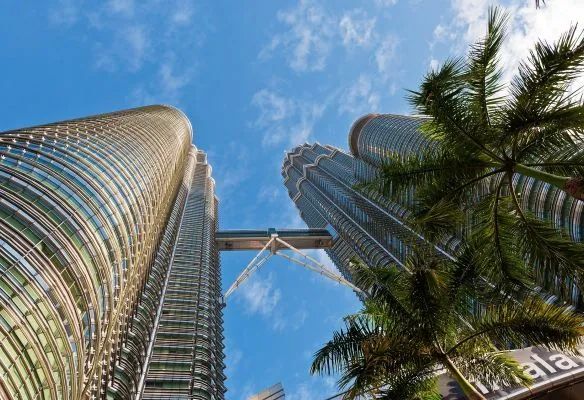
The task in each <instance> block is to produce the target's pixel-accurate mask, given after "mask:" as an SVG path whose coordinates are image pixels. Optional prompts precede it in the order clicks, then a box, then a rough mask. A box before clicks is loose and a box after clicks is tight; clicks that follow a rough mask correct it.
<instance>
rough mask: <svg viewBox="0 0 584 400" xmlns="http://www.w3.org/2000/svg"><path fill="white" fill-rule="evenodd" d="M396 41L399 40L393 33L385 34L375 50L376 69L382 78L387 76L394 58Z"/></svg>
mask: <svg viewBox="0 0 584 400" xmlns="http://www.w3.org/2000/svg"><path fill="white" fill-rule="evenodd" d="M398 43H399V41H398V39H397V38H396V37H395V36H394V35H387V36H386V37H385V38H384V39H383V40H382V41H381V43H380V45H379V47H378V48H377V50H376V51H375V62H376V64H377V70H378V71H379V73H380V74H381V75H382V78H387V75H388V73H389V71H390V68H391V66H392V63H393V61H394V60H395V58H396V49H397V46H398Z"/></svg>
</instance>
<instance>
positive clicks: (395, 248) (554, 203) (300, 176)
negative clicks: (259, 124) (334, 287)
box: [282, 114, 584, 303]
mask: <svg viewBox="0 0 584 400" xmlns="http://www.w3.org/2000/svg"><path fill="white" fill-rule="evenodd" d="M423 122H424V118H422V117H414V116H401V115H391V114H385V115H381V114H369V115H366V116H364V117H362V118H360V119H358V120H357V121H356V122H355V123H354V124H353V126H352V128H351V130H350V133H349V148H350V152H351V154H347V153H345V152H343V151H342V150H340V149H338V148H334V147H332V146H328V145H325V146H323V145H320V144H318V143H316V144H312V145H309V144H304V145H301V146H298V147H296V148H294V149H292V150H291V151H290V152H288V153H287V155H286V156H285V159H284V163H283V167H282V175H283V177H284V184H285V186H286V188H287V190H288V193H289V195H290V198H291V199H292V200H293V201H294V203H295V204H296V206H297V208H298V210H299V211H300V215H301V217H302V219H303V220H304V221H305V222H306V224H307V225H308V226H309V227H311V228H324V227H329V228H332V230H334V231H335V233H336V234H337V236H338V238H337V240H336V241H335V243H334V246H333V247H332V248H331V249H329V250H327V252H328V254H329V256H330V258H331V260H332V261H333V262H334V263H335V265H336V266H337V267H338V269H339V270H340V272H341V273H342V274H343V275H344V276H345V277H346V278H347V279H350V268H349V261H350V260H351V259H352V258H357V259H361V260H362V261H364V262H365V263H366V264H367V265H387V264H389V263H395V264H397V265H402V264H403V262H404V260H405V257H406V256H407V255H408V253H409V252H410V251H411V248H412V245H413V244H416V243H418V242H419V243H421V242H423V238H422V237H421V236H420V235H419V234H418V233H417V232H416V231H415V230H413V229H411V228H410V227H409V226H407V224H405V223H404V216H406V215H407V213H408V205H409V202H410V201H411V198H410V197H408V193H404V197H403V201H402V202H399V203H397V202H393V201H389V200H387V199H385V198H382V197H380V196H379V195H378V194H377V193H372V192H366V191H363V190H357V189H356V187H357V186H356V185H358V184H359V183H362V182H366V181H370V180H372V179H374V178H375V177H376V176H377V171H378V170H379V168H380V167H381V165H382V163H383V160H384V159H386V157H387V156H388V155H389V154H396V153H397V154H401V155H407V154H411V153H416V152H419V151H421V150H423V149H424V148H427V147H431V146H433V145H434V144H433V143H432V142H430V141H429V140H428V139H426V138H425V137H424V136H423V134H422V133H421V132H420V130H419V128H420V125H421V124H422V123H423ZM514 183H515V185H516V186H517V191H518V192H520V193H522V196H521V201H522V203H523V206H524V207H526V208H527V209H529V210H530V211H532V212H533V213H534V214H536V215H538V216H539V217H546V218H549V219H551V220H552V221H553V222H554V224H555V225H556V226H558V227H562V228H564V229H566V230H567V231H568V232H569V234H570V236H571V237H572V238H573V239H574V240H581V239H582V238H583V237H584V213H583V210H584V202H580V201H575V200H573V199H572V198H570V197H568V196H566V194H565V193H564V192H563V191H561V190H556V189H555V188H553V187H551V186H550V185H549V184H547V183H544V182H540V181H536V180H534V179H532V178H525V177H520V176H516V177H515V182H514ZM486 190H488V188H487V189H486ZM458 243H459V239H458V237H457V235H456V233H453V235H452V236H451V237H448V238H445V239H444V241H443V242H442V243H441V245H440V246H439V247H438V246H436V247H435V250H436V251H437V252H438V253H441V254H442V255H444V256H446V257H452V254H454V251H455V249H456V248H457V245H458ZM538 278H539V279H541V280H546V279H553V277H544V276H540V277H538ZM565 284H566V285H569V287H571V286H570V285H571V284H570V283H569V282H566V283H565ZM573 289H574V290H572V293H573V298H572V301H573V302H574V303H576V302H577V301H578V298H579V293H578V291H577V290H576V289H575V287H573Z"/></svg>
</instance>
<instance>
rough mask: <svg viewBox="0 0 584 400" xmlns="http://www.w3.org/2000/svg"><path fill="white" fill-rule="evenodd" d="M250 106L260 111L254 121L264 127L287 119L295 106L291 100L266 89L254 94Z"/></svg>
mask: <svg viewBox="0 0 584 400" xmlns="http://www.w3.org/2000/svg"><path fill="white" fill-rule="evenodd" d="M251 104H252V105H254V106H255V107H257V108H258V109H259V110H260V114H259V116H258V118H257V121H256V123H257V124H258V125H259V126H266V125H268V124H270V123H273V122H275V121H281V120H283V119H285V118H288V117H289V116H290V115H291V114H292V113H293V112H294V110H295V104H294V102H293V101H292V100H290V99H286V98H284V97H282V96H280V95H279V94H277V93H274V92H273V91H271V90H268V89H262V90H260V91H259V92H256V93H255V94H254V95H253V97H252V99H251Z"/></svg>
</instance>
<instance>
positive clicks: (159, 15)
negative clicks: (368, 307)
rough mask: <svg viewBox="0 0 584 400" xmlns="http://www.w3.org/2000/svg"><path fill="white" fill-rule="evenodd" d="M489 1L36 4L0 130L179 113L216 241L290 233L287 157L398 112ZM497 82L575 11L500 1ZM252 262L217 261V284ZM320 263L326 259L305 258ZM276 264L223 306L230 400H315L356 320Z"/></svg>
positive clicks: (329, 387) (568, 3) (561, 0)
mask: <svg viewBox="0 0 584 400" xmlns="http://www.w3.org/2000/svg"><path fill="white" fill-rule="evenodd" d="M491 3H492V2H489V1H486V0H442V1H439V0H362V1H356V0H352V1H349V0H328V1H327V0H279V1H275V0H272V1H268V0H264V1H259V0H246V1H235V0H231V1H226V0H223V1H221V0H192V1H191V0H141V1H133V0H111V1H105V0H104V1H89V0H87V1H84V0H79V1H75V0H47V1H29V2H24V1H6V2H3V4H2V5H0V38H1V39H0V53H1V54H2V59H1V62H2V64H1V65H2V67H1V68H2V78H1V79H0V93H2V96H1V97H0V129H1V130H5V129H9V128H17V127H22V126H30V125H35V124H40V123H46V122H52V121H57V120H61V119H67V118H73V117H81V116H85V115H89V114H95V113H101V112H107V111H113V110H117V109H123V108H128V107H133V106H140V105H146V104H152V103H168V104H173V105H175V106H177V107H179V108H181V109H182V110H184V111H185V113H186V114H187V115H188V117H189V118H190V119H191V122H192V124H193V127H194V129H195V139H194V141H195V144H196V146H197V147H199V148H201V149H203V150H205V151H207V152H208V154H209V159H210V162H211V163H212V165H213V174H214V177H215V179H216V181H217V192H218V195H219V197H220V201H221V203H220V217H221V223H220V224H221V227H222V228H264V227H271V226H276V227H300V226H302V221H301V220H300V219H299V218H298V215H297V212H296V210H295V209H294V207H293V205H292V202H291V201H290V199H289V198H288V196H287V194H286V192H285V190H284V187H283V184H282V178H281V176H280V165H281V162H282V159H283V155H284V151H285V150H286V149H289V148H291V147H293V146H294V145H297V144H300V143H302V142H305V141H308V142H313V141H319V142H321V143H328V144H333V145H336V146H339V147H341V148H346V141H347V132H348V129H349V127H350V125H351V123H352V122H353V121H354V120H355V119H356V118H357V117H359V116H360V115H362V114H364V113H368V112H392V113H408V112H409V111H410V110H409V107H408V105H407V103H406V101H405V100H404V89H406V88H409V89H414V88H416V85H417V83H418V82H419V81H420V79H421V77H422V76H423V74H424V73H425V72H426V71H427V70H428V69H429V68H432V67H434V66H436V65H438V63H439V62H441V61H444V59H446V58H447V57H448V56H455V55H459V54H461V53H462V52H463V51H464V49H465V46H466V44H467V43H469V42H471V41H473V40H474V39H476V38H477V37H478V36H479V35H480V34H481V33H482V32H483V29H484V20H485V13H486V10H487V6H488V4H491ZM501 3H502V4H503V5H504V6H505V7H506V8H507V9H508V10H509V11H510V12H511V16H512V19H511V27H510V41H509V43H508V45H507V46H506V47H505V48H504V52H503V59H504V62H505V65H506V69H505V74H506V76H509V74H510V73H511V72H512V71H513V70H514V68H516V66H517V62H518V60H519V59H520V57H521V56H524V55H525V54H526V51H527V49H528V48H529V46H530V45H531V43H533V41H534V39H535V38H536V37H538V36H541V37H546V38H549V39H553V38H555V37H557V36H558V35H559V33H560V32H562V31H563V30H564V29H566V27H567V25H568V23H569V22H570V21H571V22H578V21H580V22H583V21H584V2H582V1H581V0H548V1H547V3H548V5H547V7H546V8H544V9H543V10H539V11H536V10H535V8H534V7H533V1H531V0H505V1H502V2H501ZM252 257H253V254H252V253H233V254H224V256H223V258H222V265H223V275H224V287H227V286H228V285H229V284H230V283H231V282H232V281H233V280H234V279H235V277H236V276H237V274H238V273H239V272H240V271H241V269H242V268H243V267H244V266H245V265H246V264H247V262H248V261H249V260H250V259H251V258H252ZM316 257H319V259H320V260H322V261H323V262H325V263H328V260H327V259H326V256H325V255H324V254H320V253H316ZM323 279H324V278H321V277H320V276H313V275H312V274H311V273H310V272H308V271H305V270H301V269H300V268H298V267H295V266H290V265H288V264H286V263H284V262H282V261H279V260H272V261H271V262H269V263H268V264H266V265H265V266H264V267H263V269H262V270H260V272H259V273H258V274H257V276H255V277H254V278H253V279H251V280H250V281H249V282H248V284H246V285H245V286H243V287H242V288H241V289H240V290H239V292H237V293H236V294H235V295H234V296H233V297H232V298H231V299H230V302H229V304H228V306H227V308H226V309H225V336H226V354H227V359H226V362H227V365H228V368H227V374H228V381H227V386H228V388H229V392H228V395H227V397H228V399H233V400H235V399H245V398H246V396H247V395H249V394H251V393H253V392H255V391H258V390H260V389H262V388H264V387H267V386H269V385H271V384H273V383H276V382H278V381H281V382H282V383H283V384H284V387H285V390H286V392H287V394H288V397H287V398H290V399H291V400H302V399H318V398H325V397H326V396H328V395H331V394H333V393H334V392H335V388H334V380H332V379H325V378H319V377H311V376H310V375H309V374H308V369H309V365H310V361H311V356H312V354H313V352H314V351H315V350H316V349H318V348H319V346H321V345H322V344H323V343H324V342H325V341H326V340H327V339H328V338H329V337H330V334H331V331H332V330H333V329H334V328H338V327H339V326H340V324H341V318H342V317H343V316H344V315H346V314H348V313H351V312H355V311H357V310H358V308H359V303H358V302H357V300H356V297H355V296H354V295H353V294H352V292H351V291H350V290H348V289H346V288H344V287H340V286H338V285H336V284H333V283H330V282H327V281H324V280H323Z"/></svg>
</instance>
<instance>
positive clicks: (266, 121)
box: [251, 89, 326, 147]
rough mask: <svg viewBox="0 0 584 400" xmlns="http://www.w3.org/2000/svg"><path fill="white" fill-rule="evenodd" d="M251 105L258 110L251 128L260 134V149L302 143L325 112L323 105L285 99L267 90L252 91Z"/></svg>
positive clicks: (309, 135)
mask: <svg viewBox="0 0 584 400" xmlns="http://www.w3.org/2000/svg"><path fill="white" fill-rule="evenodd" d="M251 104H252V105H253V106H254V107H255V108H256V109H257V110H258V117H257V118H256V120H255V122H254V126H256V127H257V128H259V129H260V130H262V131H263V135H262V145H263V146H264V147H274V146H279V145H283V144H284V145H287V146H294V145H297V144H301V143H304V142H305V141H307V140H308V139H309V138H310V137H311V135H312V132H313V129H314V125H315V124H316V122H317V121H318V120H319V119H320V117H322V115H323V113H324V111H325V109H326V104H324V103H317V102H313V101H305V100H297V99H293V98H287V97H285V96H283V95H281V94H279V93H277V92H275V91H273V90H270V89H261V90H259V91H258V92H256V93H255V94H254V95H253V97H252V101H251Z"/></svg>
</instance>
